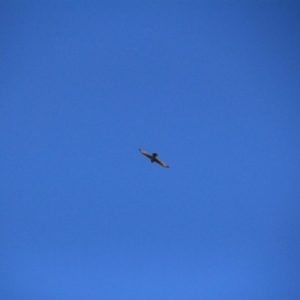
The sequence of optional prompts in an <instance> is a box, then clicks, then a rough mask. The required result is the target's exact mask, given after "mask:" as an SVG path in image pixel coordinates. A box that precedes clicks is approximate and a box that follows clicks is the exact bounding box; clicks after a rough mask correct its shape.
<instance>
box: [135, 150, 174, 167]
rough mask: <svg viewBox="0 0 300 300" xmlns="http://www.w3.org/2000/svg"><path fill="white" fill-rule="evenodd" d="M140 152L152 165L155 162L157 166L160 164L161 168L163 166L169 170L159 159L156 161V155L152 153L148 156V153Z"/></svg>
mask: <svg viewBox="0 0 300 300" xmlns="http://www.w3.org/2000/svg"><path fill="white" fill-rule="evenodd" d="M139 150H140V152H141V153H142V154H143V155H145V156H147V157H148V158H150V160H151V162H152V163H153V162H156V163H158V164H160V165H161V166H163V167H164V168H169V166H168V165H167V164H166V163H164V162H163V161H161V160H160V159H158V158H157V155H158V154H157V153H152V154H150V153H148V152H147V151H145V150H142V149H139Z"/></svg>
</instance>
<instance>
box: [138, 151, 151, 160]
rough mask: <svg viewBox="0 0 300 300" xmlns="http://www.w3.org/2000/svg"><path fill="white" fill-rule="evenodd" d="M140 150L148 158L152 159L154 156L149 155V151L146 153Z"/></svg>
mask: <svg viewBox="0 0 300 300" xmlns="http://www.w3.org/2000/svg"><path fill="white" fill-rule="evenodd" d="M139 150H140V152H141V153H142V154H144V155H145V156H147V157H148V158H150V159H151V158H152V155H151V154H150V153H148V152H147V151H145V150H142V149H139Z"/></svg>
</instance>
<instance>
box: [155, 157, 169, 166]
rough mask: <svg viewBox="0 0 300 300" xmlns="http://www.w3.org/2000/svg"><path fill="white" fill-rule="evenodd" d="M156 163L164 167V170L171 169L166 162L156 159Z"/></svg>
mask: <svg viewBox="0 0 300 300" xmlns="http://www.w3.org/2000/svg"><path fill="white" fill-rule="evenodd" d="M154 161H155V162H157V163H158V164H160V165H161V166H163V167H164V168H169V166H168V165H167V164H166V163H165V162H163V161H161V160H160V159H158V158H156V157H155V158H154Z"/></svg>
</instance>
